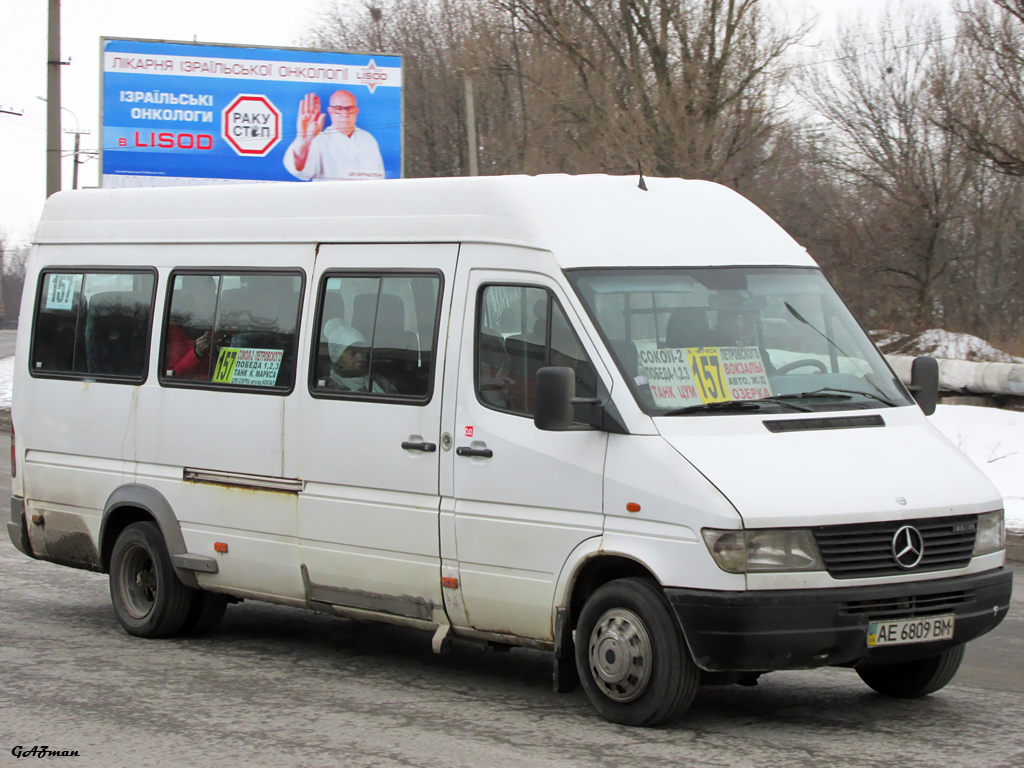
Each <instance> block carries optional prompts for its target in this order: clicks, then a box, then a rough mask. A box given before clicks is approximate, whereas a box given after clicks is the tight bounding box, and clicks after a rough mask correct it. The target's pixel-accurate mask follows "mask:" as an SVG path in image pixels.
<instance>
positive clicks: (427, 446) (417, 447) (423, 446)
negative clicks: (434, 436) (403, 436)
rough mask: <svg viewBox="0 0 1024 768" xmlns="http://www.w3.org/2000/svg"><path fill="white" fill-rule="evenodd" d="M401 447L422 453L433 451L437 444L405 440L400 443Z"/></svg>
mask: <svg viewBox="0 0 1024 768" xmlns="http://www.w3.org/2000/svg"><path fill="white" fill-rule="evenodd" d="M402 448H403V449H404V450H406V451H423V452H424V453H433V452H434V451H436V450H437V446H436V445H434V443H425V442H422V441H420V442H418V443H413V442H410V441H408V440H406V441H405V442H404V443H402Z"/></svg>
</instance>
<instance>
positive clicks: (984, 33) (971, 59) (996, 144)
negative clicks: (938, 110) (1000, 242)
mask: <svg viewBox="0 0 1024 768" xmlns="http://www.w3.org/2000/svg"><path fill="white" fill-rule="evenodd" d="M957 14H958V18H959V22H960V24H959V30H958V32H959V35H958V36H959V39H960V56H958V57H957V60H956V66H950V67H949V68H948V69H947V70H946V71H945V72H944V76H943V77H942V78H941V79H940V80H939V81H938V82H937V87H936V92H937V94H938V96H939V98H940V100H941V101H942V103H943V105H944V107H945V110H944V116H943V117H944V124H945V126H946V127H947V129H948V130H950V131H951V132H953V133H954V134H955V135H957V136H958V137H959V138H960V139H961V140H963V141H964V142H965V144H966V145H967V146H968V147H969V148H970V149H971V150H972V151H973V152H975V153H977V154H978V155H979V156H981V157H982V158H984V159H985V160H986V161H987V162H988V163H989V164H990V165H991V167H992V168H994V169H995V170H997V171H1000V172H1001V173H1006V174H1010V175H1014V176H1024V0H965V2H962V3H961V4H960V5H959V7H958V9H957Z"/></svg>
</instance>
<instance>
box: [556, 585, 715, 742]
mask: <svg viewBox="0 0 1024 768" xmlns="http://www.w3.org/2000/svg"><path fill="white" fill-rule="evenodd" d="M627 648H628V649H629V651H630V653H629V654H628V658H627V654H625V653H624V652H623V651H624V650H625V649H627ZM576 666H577V669H578V670H579V674H580V681H581V682H582V684H583V689H584V690H585V691H586V693H587V698H589V699H590V703H591V704H593V705H594V708H595V709H596V710H597V711H598V712H600V713H601V715H602V716H603V717H605V718H607V719H608V720H611V721H612V722H614V723H621V724H623V725H635V726H654V725H661V724H662V723H666V722H668V721H670V720H672V719H674V718H676V717H678V716H680V715H682V714H683V712H685V711H686V708H687V707H689V706H690V703H691V702H692V701H693V697H694V695H695V694H696V693H697V687H698V685H699V684H700V671H699V670H698V669H697V666H696V664H694V663H693V659H692V658H690V652H689V650H688V649H687V647H686V641H685V640H684V638H683V633H682V631H681V629H680V628H679V624H678V623H677V622H676V619H675V617H674V616H673V615H672V608H671V606H669V604H668V601H667V600H666V599H665V595H664V593H662V591H661V589H660V588H659V587H658V585H657V584H654V583H652V582H651V581H648V580H646V579H637V578H629V579H618V580H616V581H612V582H609V583H608V584H605V585H604V586H602V587H600V588H599V589H597V590H596V591H595V592H594V594H592V595H591V596H590V598H589V599H588V600H587V602H586V604H585V605H584V606H583V610H582V611H581V612H580V617H579V621H578V622H577V625H576Z"/></svg>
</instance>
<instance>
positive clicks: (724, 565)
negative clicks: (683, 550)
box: [701, 528, 825, 573]
mask: <svg viewBox="0 0 1024 768" xmlns="http://www.w3.org/2000/svg"><path fill="white" fill-rule="evenodd" d="M701 533H702V534H703V536H704V543H705V544H707V547H708V550H709V551H710V552H711V556H712V557H713V558H714V559H715V562H716V563H717V564H718V567H719V568H721V569H722V570H723V571H728V572H729V573H767V572H780V571H823V570H825V563H824V562H823V561H822V559H821V553H820V552H819V551H818V546H817V544H815V543H814V536H812V535H811V532H810V531H808V530H804V529H800V528H778V529H764V530H753V531H719V530H715V529H713V528H704V529H703V530H702V531H701Z"/></svg>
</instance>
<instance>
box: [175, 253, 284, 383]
mask: <svg viewBox="0 0 1024 768" xmlns="http://www.w3.org/2000/svg"><path fill="white" fill-rule="evenodd" d="M171 286H172V288H171V292H170V301H169V306H168V314H167V317H168V320H167V323H166V327H165V330H164V341H163V346H162V348H161V359H162V365H161V374H160V380H161V382H162V383H163V384H171V385H177V384H179V383H186V382H189V383H196V382H202V384H203V385H206V386H222V387H232V388H234V387H240V388H245V389H251V390H253V391H268V392H276V393H279V394H284V393H286V392H288V391H290V390H291V388H292V386H293V384H294V381H295V350H296V343H297V336H298V327H299V326H298V320H299V309H300V308H301V305H302V286H303V276H302V274H301V273H295V272H287V273H284V272H244V273H243V272H236V273H231V272H217V273H214V272H187V273H184V272H179V273H176V274H174V275H172V276H171Z"/></svg>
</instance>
